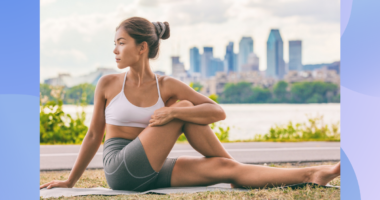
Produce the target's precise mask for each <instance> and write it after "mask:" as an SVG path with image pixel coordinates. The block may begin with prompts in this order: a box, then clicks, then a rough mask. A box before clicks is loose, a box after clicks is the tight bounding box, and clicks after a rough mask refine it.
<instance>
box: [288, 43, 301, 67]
mask: <svg viewBox="0 0 380 200" xmlns="http://www.w3.org/2000/svg"><path fill="white" fill-rule="evenodd" d="M302 69H303V68H302V41H301V40H291V41H289V71H302Z"/></svg>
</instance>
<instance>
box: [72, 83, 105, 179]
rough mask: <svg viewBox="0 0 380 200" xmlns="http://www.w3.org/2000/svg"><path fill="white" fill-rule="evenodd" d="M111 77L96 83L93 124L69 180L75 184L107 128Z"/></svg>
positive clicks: (92, 156) (93, 154)
mask: <svg viewBox="0 0 380 200" xmlns="http://www.w3.org/2000/svg"><path fill="white" fill-rule="evenodd" d="M109 79H110V77H109V76H103V77H101V78H100V79H99V81H98V84H97V85H96V89H95V94H94V112H93V115H92V119H91V124H90V127H89V130H88V132H87V134H86V136H85V138H84V139H83V142H82V145H81V148H80V150H79V155H78V158H77V160H76V161H75V164H74V166H73V169H72V170H71V172H70V175H69V178H68V181H69V182H70V183H71V184H72V186H74V185H75V183H76V182H77V181H78V179H79V178H80V176H81V175H82V174H83V172H84V171H85V170H86V168H87V166H88V164H89V163H90V162H91V160H92V159H93V158H94V156H95V154H96V152H97V151H98V149H99V146H100V144H101V143H102V140H103V136H104V129H105V113H104V109H105V105H106V98H105V91H104V90H105V89H104V88H105V87H106V85H107V83H109V81H110V80H109Z"/></svg>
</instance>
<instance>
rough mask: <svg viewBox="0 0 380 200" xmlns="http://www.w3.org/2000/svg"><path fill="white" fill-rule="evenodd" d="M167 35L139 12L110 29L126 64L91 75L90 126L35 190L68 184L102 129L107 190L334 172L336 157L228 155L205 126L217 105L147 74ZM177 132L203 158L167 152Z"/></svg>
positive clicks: (270, 182)
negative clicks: (289, 165) (249, 159)
mask: <svg viewBox="0 0 380 200" xmlns="http://www.w3.org/2000/svg"><path fill="white" fill-rule="evenodd" d="M169 36H170V29H169V24H168V23H167V22H165V23H162V22H158V23H156V22H153V23H151V22H149V21H148V20H146V19H144V18H140V17H132V18H129V19H126V20H125V21H123V22H122V23H121V24H120V25H119V26H118V27H117V28H116V34H115V40H114V41H115V49H114V53H115V55H116V62H117V66H118V68H119V69H124V68H127V67H130V70H129V71H128V72H126V73H121V74H110V75H106V76H103V77H102V78H101V79H100V80H99V82H98V84H97V86H96V89H95V97H94V102H95V103H94V113H93V117H92V120H91V125H90V127H89V130H88V132H87V134H86V137H85V138H84V140H83V143H82V145H81V149H80V151H79V155H78V158H77V160H76V162H75V164H74V167H73V169H72V171H71V173H70V175H69V178H68V179H67V180H66V181H51V182H49V183H46V184H43V185H41V186H40V188H44V187H47V188H48V189H49V188H53V187H73V186H74V185H75V183H76V182H77V180H78V179H79V178H80V176H81V175H82V173H83V172H84V170H85V169H86V167H87V165H88V164H89V163H90V161H91V159H92V158H93V157H94V155H95V153H96V152H97V150H98V148H99V146H100V144H101V141H102V139H103V136H104V131H105V130H106V132H107V134H106V137H105V143H104V150H103V165H104V172H105V176H106V179H107V183H108V185H109V186H110V187H111V188H112V189H115V190H134V191H145V190H149V189H153V188H161V187H178V186H206V185H212V184H216V183H231V185H232V187H252V188H255V187H264V186H278V185H289V184H296V183H303V182H313V183H317V184H320V185H326V184H327V183H328V182H329V181H331V180H332V179H334V178H335V177H337V176H339V175H340V163H338V164H336V165H334V166H327V165H326V166H316V167H307V168H298V169H281V168H273V167H266V166H257V165H248V164H242V163H239V162H237V161H235V160H234V159H233V158H232V157H231V156H230V155H229V154H228V152H227V151H226V150H225V149H224V148H223V146H222V145H221V143H220V142H219V140H218V139H217V138H216V136H215V134H214V133H213V132H212V130H211V128H210V127H209V125H208V124H210V123H213V122H217V121H220V120H224V119H225V118H226V114H225V112H224V111H223V109H222V108H221V107H220V106H219V105H218V104H216V103H215V102H214V101H212V100H210V99H209V98H207V97H205V96H203V95H201V94H199V93H198V92H196V91H195V90H193V89H192V88H190V87H189V86H188V85H186V84H184V83H182V82H181V81H178V80H177V79H174V78H171V77H169V76H157V75H156V74H154V73H153V72H152V70H151V68H150V65H149V59H150V58H155V57H156V56H157V53H158V50H159V39H168V38H169ZM157 99H158V100H157ZM178 100H180V101H179V102H178ZM181 133H184V134H185V136H186V138H187V139H188V141H189V143H190V145H191V146H192V147H193V148H194V149H195V150H197V151H198V152H200V153H201V154H203V155H204V156H205V157H204V158H198V157H188V156H181V157H179V158H178V159H173V158H167V156H168V155H169V152H170V150H171V149H172V148H173V146H174V144H175V142H176V141H177V138H178V137H179V135H180V134H181Z"/></svg>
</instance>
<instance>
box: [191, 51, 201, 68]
mask: <svg viewBox="0 0 380 200" xmlns="http://www.w3.org/2000/svg"><path fill="white" fill-rule="evenodd" d="M194 72H198V73H200V72H201V60H200V55H199V49H198V48H197V47H193V48H191V49H190V73H194Z"/></svg>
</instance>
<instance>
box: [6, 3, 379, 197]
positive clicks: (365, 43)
mask: <svg viewBox="0 0 380 200" xmlns="http://www.w3.org/2000/svg"><path fill="white" fill-rule="evenodd" d="M39 5H40V2H39V1H37V0H28V1H22V2H20V1H2V2H1V5H0V22H1V25H2V28H1V30H2V31H1V33H0V34H1V39H0V44H1V45H0V60H1V64H0V65H1V73H0V132H1V133H2V136H3V137H2V139H3V143H2V145H0V150H1V152H3V154H2V155H3V157H2V160H3V161H4V162H3V163H5V164H2V165H1V171H2V172H3V173H2V174H3V176H2V178H3V180H4V184H2V188H1V190H2V191H6V192H3V193H2V198H4V199H34V198H36V199H37V198H39V63H40V60H39V59H40V56H39V43H40V37H39V31H40V29H39V22H40V15H39V10H40V6H39ZM379 8H380V1H378V0H360V1H359V0H355V1H354V0H342V1H341V64H342V70H341V97H342V100H341V110H342V111H341V116H342V120H341V121H342V124H341V125H342V143H341V156H342V157H341V159H342V179H341V180H342V190H341V198H342V199H373V198H376V197H378V196H379V195H378V191H377V189H378V188H377V187H378V185H379V184H378V180H379V179H380V172H379V171H378V166H379V164H380V161H379V159H378V158H377V157H376V155H377V154H378V153H379V152H380V145H379V144H378V142H379V141H380V134H379V128H378V124H379V120H380V106H379V105H380V89H379V86H380V79H379V78H378V77H379V74H380V67H379V60H378V57H379V47H380V37H379V36H378V33H379V32H380V26H379V22H378V19H379V18H380V12H378V10H379ZM20 187H22V191H23V192H19V190H20ZM359 189H360V190H359ZM7 197H8V198H7Z"/></svg>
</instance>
